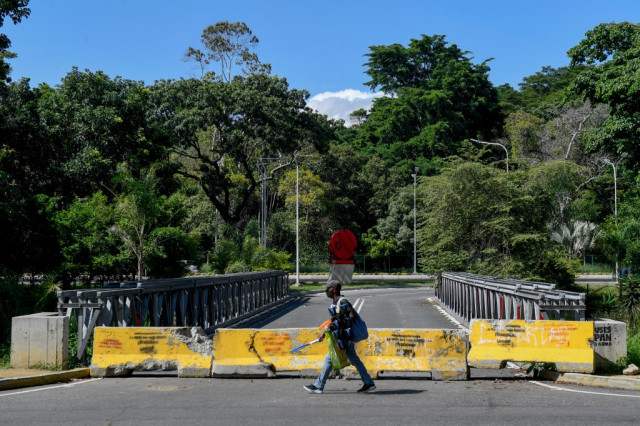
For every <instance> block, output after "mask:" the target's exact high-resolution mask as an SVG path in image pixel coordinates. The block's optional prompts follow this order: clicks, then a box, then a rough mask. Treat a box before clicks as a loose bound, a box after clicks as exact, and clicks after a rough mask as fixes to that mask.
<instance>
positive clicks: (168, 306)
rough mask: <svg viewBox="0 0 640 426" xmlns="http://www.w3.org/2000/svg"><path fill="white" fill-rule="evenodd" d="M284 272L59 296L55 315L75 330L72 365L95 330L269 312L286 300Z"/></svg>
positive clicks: (208, 324)
mask: <svg viewBox="0 0 640 426" xmlns="http://www.w3.org/2000/svg"><path fill="white" fill-rule="evenodd" d="M288 275H289V274H288V273H287V272H284V271H264V272H251V273H239V274H229V275H216V276H210V277H209V276H208V277H190V278H176V279H164V280H147V281H129V282H122V283H105V284H104V287H103V288H101V289H94V290H66V291H63V290H59V291H58V313H59V314H60V315H68V316H71V315H74V314H75V316H76V318H77V324H78V355H77V356H78V359H82V357H83V356H84V354H85V352H86V349H87V345H88V343H89V340H90V338H91V334H92V333H93V329H94V327H96V326H107V327H144V326H146V327H171V326H184V327H196V326H197V327H202V328H203V329H204V330H205V332H206V333H208V334H211V333H213V331H214V330H215V329H216V328H218V327H223V326H228V325H231V324H233V323H235V322H237V321H240V320H242V319H243V318H246V317H247V316H250V315H254V314H257V313H259V312H260V311H262V310H264V309H267V308H269V307H270V306H271V305H272V304H273V303H275V302H277V301H279V300H281V299H284V298H286V297H288V296H289V279H288V278H289V277H288Z"/></svg>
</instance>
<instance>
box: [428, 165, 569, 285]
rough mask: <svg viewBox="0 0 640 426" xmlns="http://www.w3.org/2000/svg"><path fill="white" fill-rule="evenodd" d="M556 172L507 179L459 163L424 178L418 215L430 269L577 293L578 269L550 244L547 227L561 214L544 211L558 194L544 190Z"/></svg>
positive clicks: (535, 171) (504, 175) (531, 172)
mask: <svg viewBox="0 0 640 426" xmlns="http://www.w3.org/2000/svg"><path fill="white" fill-rule="evenodd" d="M549 171H551V169H549V168H548V167H546V166H545V168H544V169H542V170H540V169H538V168H533V169H531V170H521V171H517V172H511V173H510V174H507V173H505V172H504V171H501V170H497V169H494V168H492V167H487V166H483V165H481V164H477V163H464V162H460V163H455V164H452V166H451V167H450V168H449V169H446V170H445V171H444V172H443V173H442V174H440V175H439V176H434V177H429V178H423V180H422V181H421V185H420V189H419V191H420V194H421V196H420V197H419V200H420V201H419V202H420V207H419V209H418V210H419V211H420V230H419V237H418V241H419V247H420V253H421V255H422V256H421V259H420V263H421V265H422V266H423V268H424V269H425V270H426V271H427V272H431V273H438V272H441V271H445V270H454V271H455V270H461V271H469V272H476V273H484V274H487V275H500V276H512V277H524V278H530V279H538V280H543V281H550V282H555V283H558V284H559V286H561V287H566V286H568V285H570V284H571V283H572V282H573V277H574V275H573V274H574V270H575V268H576V267H577V263H578V261H577V259H574V258H571V257H570V256H569V255H568V254H567V253H564V252H563V251H562V250H561V249H560V248H559V247H557V246H556V245H555V243H554V242H553V241H552V240H551V239H550V238H549V236H548V233H547V229H546V223H548V222H549V221H550V220H551V219H552V218H553V213H554V210H553V209H550V208H549V206H548V204H544V203H545V202H546V203H549V199H548V198H547V197H548V196H549V195H550V194H554V193H555V192H554V191H552V190H549V192H548V193H547V194H545V193H544V192H541V191H539V189H538V184H539V179H541V178H543V175H544V176H546V178H547V179H549V180H551V181H553V179H554V174H549V173H548V172H549ZM543 172H544V173H543ZM545 173H546V174H545ZM542 205H545V208H544V209H541V208H540V207H539V206H542Z"/></svg>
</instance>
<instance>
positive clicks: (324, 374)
mask: <svg viewBox="0 0 640 426" xmlns="http://www.w3.org/2000/svg"><path fill="white" fill-rule="evenodd" d="M329 374H331V355H330V354H327V356H326V357H325V359H324V365H323V366H322V371H321V372H320V375H319V376H318V378H317V379H316V381H315V382H314V383H313V385H314V386H315V387H316V388H318V389H320V390H323V389H324V385H325V383H327V379H328V378H329Z"/></svg>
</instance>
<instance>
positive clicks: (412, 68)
mask: <svg viewBox="0 0 640 426" xmlns="http://www.w3.org/2000/svg"><path fill="white" fill-rule="evenodd" d="M468 54H469V52H465V51H462V50H461V49H460V48H458V46H457V45H455V44H448V43H447V42H446V40H445V37H444V36H442V35H435V36H426V35H423V36H422V37H421V38H420V39H412V40H411V41H410V43H409V45H408V46H407V47H404V46H402V45H400V44H393V45H390V46H371V47H370V53H368V54H367V55H366V56H367V57H368V58H369V59H368V61H367V63H366V64H365V66H367V67H368V69H367V70H366V73H367V74H368V75H369V76H370V77H371V80H370V81H369V82H367V83H366V84H367V85H368V86H369V87H370V88H371V89H372V90H375V89H380V90H382V91H383V92H385V93H386V94H388V95H389V96H387V97H381V98H377V99H376V100H375V101H374V104H373V108H372V109H371V113H370V114H369V116H368V117H367V119H366V121H365V122H364V123H362V124H361V125H360V127H359V129H360V133H361V136H360V138H361V144H363V145H365V146H367V145H370V146H373V147H375V149H376V150H377V151H378V152H379V153H380V155H381V156H382V157H383V158H384V159H385V161H386V162H387V163H388V164H398V163H401V164H403V165H404V168H405V171H409V170H412V168H413V166H414V165H415V161H416V160H418V162H420V159H421V158H422V159H430V158H431V157H434V156H441V157H443V156H447V155H451V154H453V153H455V152H456V150H457V148H458V147H459V145H460V144H461V142H462V141H463V140H464V139H465V138H469V137H472V138H476V137H480V138H485V139H487V138H490V137H491V135H492V134H494V133H495V131H496V129H497V127H498V126H499V123H500V120H501V116H500V114H499V110H498V98H497V92H496V90H495V88H494V87H493V85H492V84H491V82H490V81H489V78H488V72H489V66H488V65H487V62H486V61H485V62H483V63H481V64H474V63H473V62H472V61H471V58H469V57H468ZM411 163H414V164H411Z"/></svg>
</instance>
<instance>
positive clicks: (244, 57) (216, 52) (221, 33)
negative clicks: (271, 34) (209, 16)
mask: <svg viewBox="0 0 640 426" xmlns="http://www.w3.org/2000/svg"><path fill="white" fill-rule="evenodd" d="M200 41H201V42H202V45H203V46H204V49H205V51H204V52H203V51H202V50H200V49H196V48H194V47H191V46H190V47H189V48H188V49H187V52H186V53H185V56H184V57H185V60H192V61H195V62H197V63H198V64H199V66H200V70H201V73H202V74H203V75H204V70H205V69H206V68H207V66H208V65H209V64H210V63H211V61H213V62H217V63H218V64H219V65H220V76H221V78H222V79H223V80H224V81H226V82H229V81H231V78H232V75H233V74H232V71H233V68H234V66H244V67H245V68H243V69H242V71H243V73H244V74H245V75H246V74H249V73H251V72H254V71H257V70H258V69H259V68H260V67H261V64H260V61H259V60H258V55H257V54H256V53H255V52H254V51H253V50H254V49H255V47H256V46H257V45H258V42H259V40H258V37H256V36H255V35H253V33H252V32H251V29H250V28H249V27H248V26H247V24H245V23H244V22H234V23H231V22H229V21H222V22H218V23H216V24H215V25H209V26H208V27H206V28H205V29H204V30H203V31H202V36H201V37H200ZM265 67H267V68H268V65H265Z"/></svg>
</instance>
